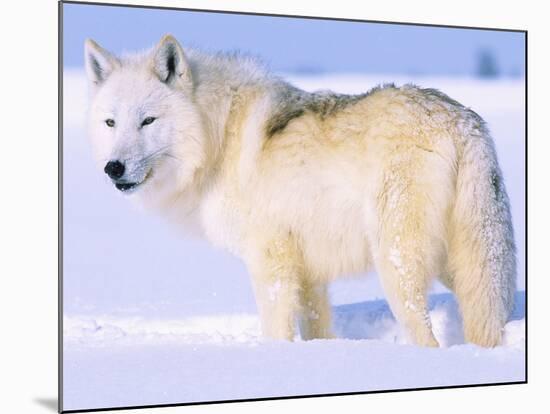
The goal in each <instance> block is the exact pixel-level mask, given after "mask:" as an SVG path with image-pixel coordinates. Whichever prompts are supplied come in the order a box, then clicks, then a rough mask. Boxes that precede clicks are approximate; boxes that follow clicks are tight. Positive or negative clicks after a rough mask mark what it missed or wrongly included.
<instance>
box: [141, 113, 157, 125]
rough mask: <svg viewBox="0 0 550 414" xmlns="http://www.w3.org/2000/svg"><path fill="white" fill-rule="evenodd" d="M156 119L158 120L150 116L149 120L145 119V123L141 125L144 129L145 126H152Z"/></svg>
mask: <svg viewBox="0 0 550 414" xmlns="http://www.w3.org/2000/svg"><path fill="white" fill-rule="evenodd" d="M155 119H157V118H154V117H152V116H148V117H147V118H145V119H144V120H143V122H142V123H141V126H142V127H143V126H145V125H150V124H152V123H153V122H154V120H155Z"/></svg>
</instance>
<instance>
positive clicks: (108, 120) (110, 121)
mask: <svg viewBox="0 0 550 414" xmlns="http://www.w3.org/2000/svg"><path fill="white" fill-rule="evenodd" d="M105 123H106V124H107V126H108V127H109V128H112V127H114V126H115V120H114V119H106V120H105Z"/></svg>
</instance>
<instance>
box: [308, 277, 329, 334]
mask: <svg viewBox="0 0 550 414" xmlns="http://www.w3.org/2000/svg"><path fill="white" fill-rule="evenodd" d="M300 296H301V309H300V310H301V312H300V313H301V315H300V333H301V335H302V339H305V340H309V339H318V338H332V337H333V335H332V333H331V308H330V302H329V299H328V292H327V286H326V284H325V283H314V282H311V281H303V282H302V289H301V295H300Z"/></svg>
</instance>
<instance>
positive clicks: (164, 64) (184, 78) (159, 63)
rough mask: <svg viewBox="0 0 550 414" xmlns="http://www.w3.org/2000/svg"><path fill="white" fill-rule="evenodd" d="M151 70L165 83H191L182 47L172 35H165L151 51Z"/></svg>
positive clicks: (187, 63)
mask: <svg viewBox="0 0 550 414" xmlns="http://www.w3.org/2000/svg"><path fill="white" fill-rule="evenodd" d="M153 70H154V72H155V74H156V75H157V76H158V78H159V79H160V80H161V81H162V82H164V83H166V84H180V85H181V86H184V87H189V86H190V85H192V77H191V69H190V67H189V62H188V61H187V58H186V57H185V54H184V53H183V49H182V47H181V46H180V44H179V43H178V41H177V40H176V39H175V38H174V36H172V35H165V36H164V37H163V38H162V39H161V40H160V42H159V43H158V45H157V46H156V48H155V50H154V52H153Z"/></svg>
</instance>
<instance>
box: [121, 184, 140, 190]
mask: <svg viewBox="0 0 550 414" xmlns="http://www.w3.org/2000/svg"><path fill="white" fill-rule="evenodd" d="M139 184H140V183H115V187H116V188H117V189H118V190H120V191H128V190H131V189H132V188H136V187H137V186H138V185H139Z"/></svg>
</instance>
